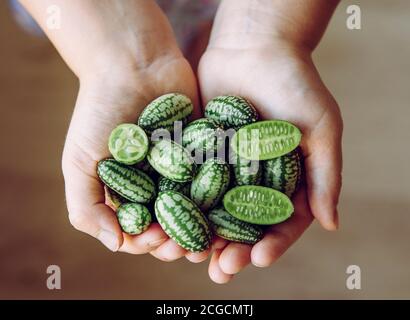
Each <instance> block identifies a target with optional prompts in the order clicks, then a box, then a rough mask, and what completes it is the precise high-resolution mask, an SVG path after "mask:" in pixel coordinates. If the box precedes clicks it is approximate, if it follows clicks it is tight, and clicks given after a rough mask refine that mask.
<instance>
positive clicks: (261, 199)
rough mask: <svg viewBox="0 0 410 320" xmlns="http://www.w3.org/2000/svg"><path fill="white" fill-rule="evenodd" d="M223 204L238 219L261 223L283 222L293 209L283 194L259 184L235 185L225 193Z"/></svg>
mask: <svg viewBox="0 0 410 320" xmlns="http://www.w3.org/2000/svg"><path fill="white" fill-rule="evenodd" d="M223 204H224V207H225V210H226V211H228V212H229V213H230V214H231V215H233V216H234V217H236V218H238V219H239V220H242V221H246V222H249V223H253V224H262V225H269V224H276V223H280V222H283V221H285V220H286V219H288V218H289V217H290V216H291V215H292V213H293V210H294V209H293V204H292V202H291V201H290V199H289V198H288V197H287V196H286V195H285V194H283V193H282V192H279V191H276V190H274V189H272V188H267V187H260V186H240V187H235V188H233V189H231V190H229V191H228V192H227V193H226V194H225V196H224V200H223Z"/></svg>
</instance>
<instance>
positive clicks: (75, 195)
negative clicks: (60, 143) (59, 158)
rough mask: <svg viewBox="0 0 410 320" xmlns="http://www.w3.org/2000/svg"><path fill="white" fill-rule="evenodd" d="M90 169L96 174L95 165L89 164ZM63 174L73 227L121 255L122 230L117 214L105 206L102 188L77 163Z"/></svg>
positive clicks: (72, 164) (93, 163) (67, 165)
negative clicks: (119, 250) (119, 252)
mask: <svg viewBox="0 0 410 320" xmlns="http://www.w3.org/2000/svg"><path fill="white" fill-rule="evenodd" d="M90 166H93V167H94V169H95V170H96V163H95V162H90ZM85 169H87V168H85ZM63 173H64V176H65V185H66V199H67V208H68V212H69V219H70V222H71V224H72V225H73V226H74V228H76V229H77V230H80V231H82V232H85V233H87V234H89V235H91V236H93V237H95V238H97V239H98V240H100V241H101V242H102V243H103V244H104V245H105V246H106V247H107V248H108V249H110V250H111V251H118V249H119V248H120V247H121V245H122V243H123V235H122V230H121V228H120V226H119V224H118V222H117V218H116V215H115V212H114V211H113V210H111V209H110V208H109V207H108V206H107V205H105V204H104V201H105V199H104V190H103V186H102V185H101V184H100V183H99V182H98V180H97V178H94V177H92V176H90V175H87V173H85V172H84V171H82V169H80V167H77V166H75V165H74V162H69V163H68V164H67V163H66V164H65V165H64V166H63Z"/></svg>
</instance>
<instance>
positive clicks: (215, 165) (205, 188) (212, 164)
mask: <svg viewBox="0 0 410 320" xmlns="http://www.w3.org/2000/svg"><path fill="white" fill-rule="evenodd" d="M229 182H230V172H229V165H228V164H227V163H226V162H225V161H223V160H220V159H218V158H213V159H208V160H207V161H205V163H204V164H203V165H202V166H201V167H200V169H199V171H198V174H197V175H196V176H195V178H194V180H192V184H191V199H192V200H193V201H194V202H195V203H196V205H197V206H198V207H199V208H200V209H201V210H202V211H203V212H206V211H208V210H209V209H212V208H213V207H215V206H216V205H217V204H218V203H219V201H220V200H221V199H222V197H223V195H224V193H225V192H226V190H227V188H228V186H229Z"/></svg>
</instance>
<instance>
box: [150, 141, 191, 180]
mask: <svg viewBox="0 0 410 320" xmlns="http://www.w3.org/2000/svg"><path fill="white" fill-rule="evenodd" d="M147 159H148V161H149V163H150V164H151V166H152V167H153V168H154V169H155V170H156V171H157V172H159V173H160V174H161V175H163V176H164V177H166V178H168V179H170V180H172V181H176V182H187V181H191V180H192V178H193V177H194V174H195V171H196V165H195V163H194V160H193V159H192V157H191V155H190V154H189V152H188V151H187V150H185V149H184V147H182V146H181V145H179V144H177V143H175V142H174V141H171V140H166V139H164V140H161V141H158V142H155V143H154V145H153V146H152V147H151V149H150V150H149V152H148V156H147Z"/></svg>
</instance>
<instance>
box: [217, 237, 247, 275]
mask: <svg viewBox="0 0 410 320" xmlns="http://www.w3.org/2000/svg"><path fill="white" fill-rule="evenodd" d="M251 251H252V246H250V245H248V244H242V243H235V242H232V243H230V244H228V246H227V247H226V248H225V249H223V250H222V253H221V256H220V257H219V266H220V267H221V270H222V271H223V272H224V273H226V274H236V273H238V272H239V271H241V270H242V269H243V268H245V267H246V266H247V265H248V264H249V263H250V262H251Z"/></svg>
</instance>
